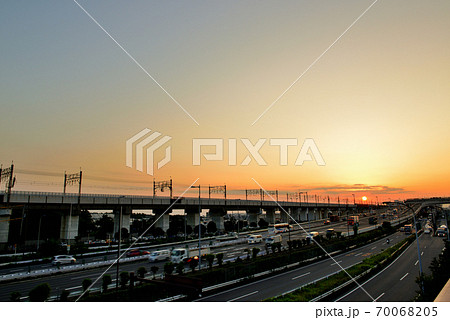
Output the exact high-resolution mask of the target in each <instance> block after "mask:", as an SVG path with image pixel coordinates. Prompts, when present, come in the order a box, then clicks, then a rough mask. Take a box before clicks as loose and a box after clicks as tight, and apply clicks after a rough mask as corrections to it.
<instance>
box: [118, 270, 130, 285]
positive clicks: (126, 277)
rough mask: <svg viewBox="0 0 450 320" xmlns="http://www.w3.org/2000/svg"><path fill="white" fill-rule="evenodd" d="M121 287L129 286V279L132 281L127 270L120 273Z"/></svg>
mask: <svg viewBox="0 0 450 320" xmlns="http://www.w3.org/2000/svg"><path fill="white" fill-rule="evenodd" d="M119 278H120V287H121V288H122V289H123V288H125V287H126V286H127V284H128V281H130V274H129V273H128V272H127V271H122V272H121V273H120V275H119Z"/></svg>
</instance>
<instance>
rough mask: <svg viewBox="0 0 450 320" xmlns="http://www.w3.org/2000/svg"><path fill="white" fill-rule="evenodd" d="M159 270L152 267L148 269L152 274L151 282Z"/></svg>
mask: <svg viewBox="0 0 450 320" xmlns="http://www.w3.org/2000/svg"><path fill="white" fill-rule="evenodd" d="M158 270H159V268H158V267H157V266H152V267H151V268H150V271H151V272H152V273H153V280H155V277H156V273H157V272H158Z"/></svg>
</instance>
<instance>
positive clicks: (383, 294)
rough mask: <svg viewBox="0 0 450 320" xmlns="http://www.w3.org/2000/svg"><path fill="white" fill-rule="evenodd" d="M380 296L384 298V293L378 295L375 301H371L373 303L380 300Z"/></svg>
mask: <svg viewBox="0 0 450 320" xmlns="http://www.w3.org/2000/svg"><path fill="white" fill-rule="evenodd" d="M382 296H384V292H383V293H382V294H380V295H379V296H378V297H377V298H376V299H375V300H373V301H374V302H375V301H377V300H378V299H380V298H381V297H382Z"/></svg>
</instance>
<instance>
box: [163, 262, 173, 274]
mask: <svg viewBox="0 0 450 320" xmlns="http://www.w3.org/2000/svg"><path fill="white" fill-rule="evenodd" d="M174 269H175V266H174V265H173V263H172V262H166V263H165V264H164V273H166V274H172V273H173V270H174Z"/></svg>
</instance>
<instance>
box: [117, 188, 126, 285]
mask: <svg viewBox="0 0 450 320" xmlns="http://www.w3.org/2000/svg"><path fill="white" fill-rule="evenodd" d="M122 198H124V196H121V197H120V198H119V205H120V212H119V243H118V244H117V266H116V293H117V292H118V290H119V261H120V244H121V242H122V201H121V199H122Z"/></svg>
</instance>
